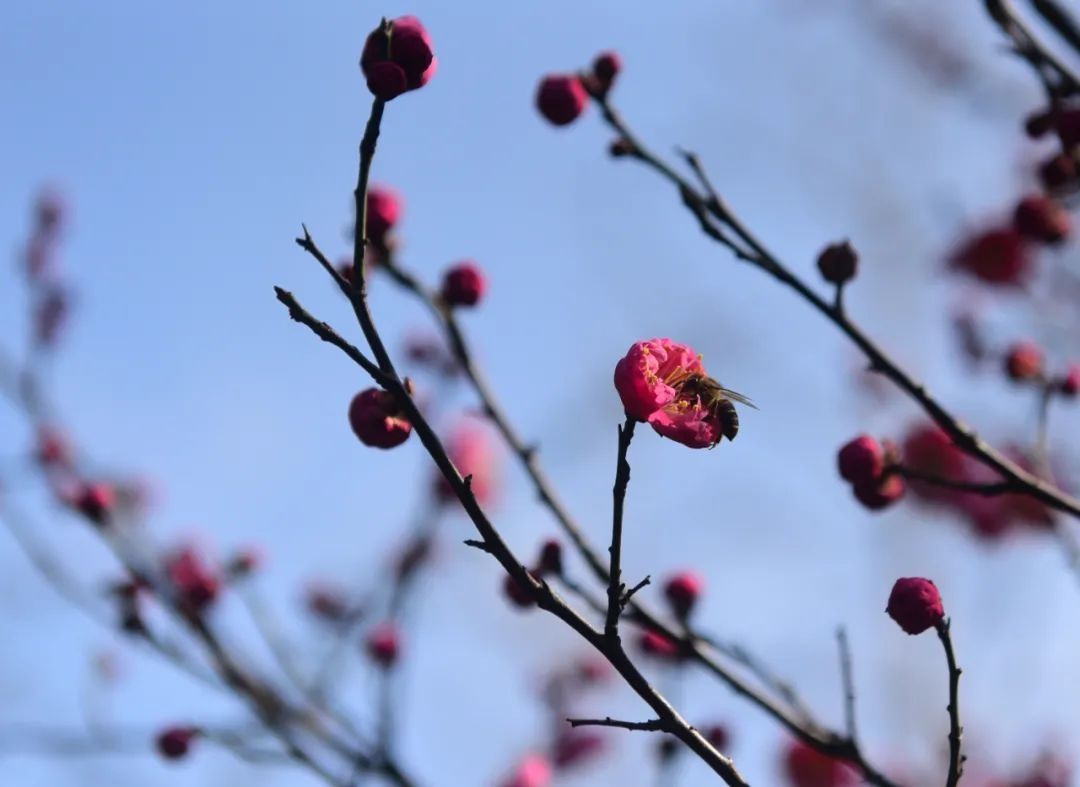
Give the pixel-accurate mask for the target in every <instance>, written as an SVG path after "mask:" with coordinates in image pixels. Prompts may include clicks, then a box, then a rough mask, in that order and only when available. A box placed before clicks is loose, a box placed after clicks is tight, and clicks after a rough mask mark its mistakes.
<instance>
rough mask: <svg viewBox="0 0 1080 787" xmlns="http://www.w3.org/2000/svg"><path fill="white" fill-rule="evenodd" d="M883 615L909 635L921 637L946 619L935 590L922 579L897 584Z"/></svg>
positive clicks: (913, 578)
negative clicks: (887, 614)
mask: <svg viewBox="0 0 1080 787" xmlns="http://www.w3.org/2000/svg"><path fill="white" fill-rule="evenodd" d="M885 611H886V612H888V613H889V617H891V618H892V619H893V620H895V621H896V622H897V624H898V625H899V626H900V628H902V629H903V630H904V631H906V632H907V633H908V634H921V633H922V632H924V631H926V630H927V629H928V628H932V627H933V626H936V625H938V624H939V623H940V622H941V621H942V620H943V619H944V618H945V608H944V607H943V606H942V605H941V594H939V593H938V589H937V586H936V585H934V583H933V582H931V581H930V580H929V579H922V578H921V577H903V578H901V579H898V580H896V584H895V585H893V589H892V593H890V594H889V604H888V606H886V607H885Z"/></svg>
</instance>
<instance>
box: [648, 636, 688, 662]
mask: <svg viewBox="0 0 1080 787" xmlns="http://www.w3.org/2000/svg"><path fill="white" fill-rule="evenodd" d="M638 647H639V648H641V652H642V653H645V654H646V655H649V656H653V657H655V658H657V659H661V660H664V661H680V660H681V659H682V655H683V654H682V648H681V646H680V645H679V643H678V642H676V641H675V640H673V639H671V638H670V637H668V636H667V635H666V634H663V633H661V632H659V631H656V630H655V629H646V630H645V631H642V632H641V635H640V637H639V639H638Z"/></svg>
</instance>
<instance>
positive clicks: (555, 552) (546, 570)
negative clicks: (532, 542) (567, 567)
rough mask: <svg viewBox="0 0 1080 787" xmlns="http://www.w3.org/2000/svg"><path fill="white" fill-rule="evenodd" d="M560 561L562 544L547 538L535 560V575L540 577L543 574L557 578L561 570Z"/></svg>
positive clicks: (561, 564)
mask: <svg viewBox="0 0 1080 787" xmlns="http://www.w3.org/2000/svg"><path fill="white" fill-rule="evenodd" d="M562 560H563V558H562V544H560V543H559V542H558V541H557V540H555V539H554V538H549V539H548V540H547V541H545V542H544V544H543V546H541V547H540V557H539V558H537V560H536V572H535V573H537V574H539V575H541V576H543V575H545V574H554V575H555V576H559V575H560V574H562V570H563V562H562Z"/></svg>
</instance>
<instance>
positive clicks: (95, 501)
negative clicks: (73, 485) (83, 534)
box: [71, 484, 116, 525]
mask: <svg viewBox="0 0 1080 787" xmlns="http://www.w3.org/2000/svg"><path fill="white" fill-rule="evenodd" d="M71 504H72V506H73V507H74V508H75V510H76V511H78V512H79V513H80V514H82V515H83V516H85V517H86V518H87V519H89V520H90V521H91V522H93V523H94V524H95V525H104V524H106V523H107V522H108V520H109V517H110V516H111V515H112V512H113V509H114V507H115V506H116V494H115V492H114V491H113V488H112V487H111V486H110V485H108V484H83V485H81V486H80V487H79V488H78V489H77V490H75V493H74V495H73V497H72V500H71Z"/></svg>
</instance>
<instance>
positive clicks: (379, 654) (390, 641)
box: [367, 621, 401, 669]
mask: <svg viewBox="0 0 1080 787" xmlns="http://www.w3.org/2000/svg"><path fill="white" fill-rule="evenodd" d="M367 652H368V656H369V657H370V658H371V660H372V661H374V662H375V663H376V664H378V665H379V666H380V667H383V668H384V669H389V668H390V667H392V666H394V664H396V663H397V660H398V656H399V655H400V653H401V634H400V632H399V631H398V628H397V626H396V625H395V624H394V623H393V622H391V621H386V622H385V623H380V624H379V625H377V626H375V628H373V629H372V630H371V631H370V632H369V633H368V637H367Z"/></svg>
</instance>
